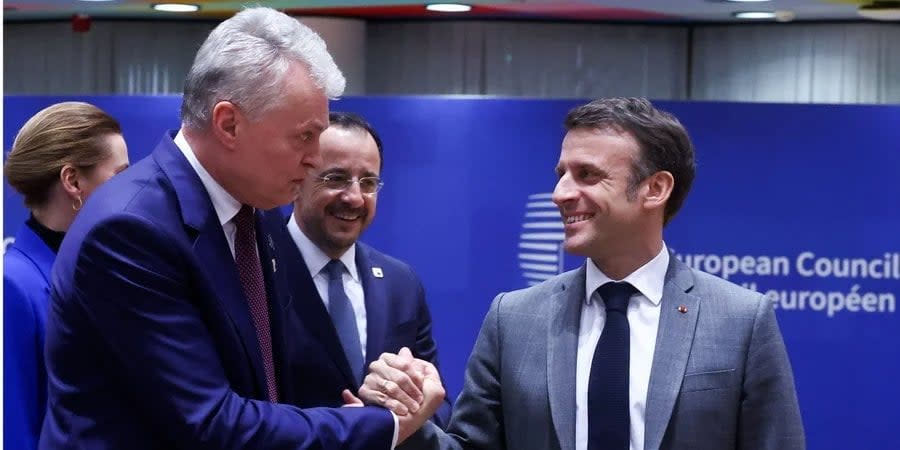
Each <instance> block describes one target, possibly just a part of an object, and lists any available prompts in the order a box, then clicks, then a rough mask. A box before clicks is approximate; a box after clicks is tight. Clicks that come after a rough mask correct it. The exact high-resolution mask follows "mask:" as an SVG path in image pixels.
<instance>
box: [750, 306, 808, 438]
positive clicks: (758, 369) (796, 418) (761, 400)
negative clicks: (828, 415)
mask: <svg viewBox="0 0 900 450" xmlns="http://www.w3.org/2000/svg"><path fill="white" fill-rule="evenodd" d="M738 439H739V442H738V446H739V448H742V449H772V450H775V449H804V448H806V443H805V437H804V434H803V422H802V420H801V418H800V406H799V403H798V401H797V391H796V390H795V388H794V376H793V372H792V370H791V363H790V361H789V360H788V355H787V351H786V349H785V346H784V341H783V339H782V337H781V331H780V330H779V328H778V322H777V320H776V318H775V311H774V309H773V306H772V302H770V301H768V300H767V299H765V298H762V299H760V301H759V306H758V308H757V313H756V319H755V321H754V325H753V334H752V336H751V338H750V348H749V350H748V354H747V366H746V373H745V377H744V385H743V400H742V402H741V411H740V419H739V424H738Z"/></svg>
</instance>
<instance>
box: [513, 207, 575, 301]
mask: <svg viewBox="0 0 900 450" xmlns="http://www.w3.org/2000/svg"><path fill="white" fill-rule="evenodd" d="M552 196H553V194H551V193H549V192H546V193H541V194H532V195H529V196H528V202H527V203H526V204H525V219H524V220H523V221H522V234H521V235H520V236H519V268H520V269H522V276H523V277H525V281H526V282H527V283H528V285H529V286H534V285H536V284H538V283H540V282H542V281H544V280H547V279H550V278H553V277H554V276H555V275H557V274H560V273H562V271H563V247H562V242H563V240H564V239H565V233H564V232H563V223H562V219H561V218H560V215H559V209H557V207H556V204H554V203H553V202H552V201H551V197H552Z"/></svg>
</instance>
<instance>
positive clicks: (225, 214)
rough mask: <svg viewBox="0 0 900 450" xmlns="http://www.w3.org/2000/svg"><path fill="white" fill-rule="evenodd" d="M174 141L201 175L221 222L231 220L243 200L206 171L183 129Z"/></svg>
mask: <svg viewBox="0 0 900 450" xmlns="http://www.w3.org/2000/svg"><path fill="white" fill-rule="evenodd" d="M173 141H174V142H175V145H176V146H178V149H179V150H181V153H183V154H184V157H185V158H187V160H188V163H190V165H191V167H193V168H194V171H195V172H197V175H198V176H199V177H200V182H201V183H203V187H204V188H206V192H207V193H208V194H209V199H210V200H211V201H212V204H213V208H214V209H215V210H216V216H217V217H218V218H219V224H220V225H225V224H226V223H228V222H229V221H231V219H233V218H234V216H235V215H236V214H237V213H238V211H240V210H241V202H239V201H237V199H236V198H234V197H232V196H231V194H229V193H228V191H226V190H225V188H223V187H222V185H221V184H219V183H218V182H216V180H215V179H214V178H213V177H212V175H210V174H209V172H207V171H206V169H205V168H204V167H203V164H200V160H198V159H197V155H195V154H194V150H193V149H192V148H191V145H190V144H188V141H187V139H185V138H184V134H183V133H182V132H181V130H178V134H176V135H175V139H173Z"/></svg>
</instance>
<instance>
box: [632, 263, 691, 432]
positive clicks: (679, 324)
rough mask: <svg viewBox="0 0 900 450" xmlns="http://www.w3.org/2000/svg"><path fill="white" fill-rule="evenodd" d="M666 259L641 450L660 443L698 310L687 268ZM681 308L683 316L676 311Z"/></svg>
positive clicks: (686, 357)
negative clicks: (683, 307) (666, 264)
mask: <svg viewBox="0 0 900 450" xmlns="http://www.w3.org/2000/svg"><path fill="white" fill-rule="evenodd" d="M669 258H670V259H669V268H668V270H667V272H666V281H665V286H664V288H663V297H662V302H661V303H660V308H662V309H661V310H660V314H659V332H658V333H657V336H656V350H655V352H654V355H653V366H652V369H651V371H650V386H649V388H648V391H647V407H646V411H647V412H646V417H645V418H644V421H645V433H644V447H646V448H648V449H652V448H658V447H659V446H660V444H661V443H662V439H663V436H664V434H665V431H666V427H667V426H668V423H669V419H670V418H671V416H672V410H673V408H674V407H675V400H676V398H677V397H678V393H679V391H680V390H681V382H682V380H683V379H684V372H685V369H686V368H687V362H688V356H689V355H690V352H691V345H692V344H693V341H694V330H695V329H696V326H697V318H698V317H699V314H700V307H701V305H700V299H699V298H697V297H695V296H694V295H692V294H690V293H689V291H690V290H691V289H692V288H693V286H694V277H693V275H692V274H691V271H690V269H689V268H688V267H687V266H685V265H684V263H682V262H681V261H679V260H678V259H677V258H676V257H675V255H672V254H670V256H669ZM682 305H683V306H685V307H686V308H687V312H686V313H681V312H679V309H680V308H679V306H682Z"/></svg>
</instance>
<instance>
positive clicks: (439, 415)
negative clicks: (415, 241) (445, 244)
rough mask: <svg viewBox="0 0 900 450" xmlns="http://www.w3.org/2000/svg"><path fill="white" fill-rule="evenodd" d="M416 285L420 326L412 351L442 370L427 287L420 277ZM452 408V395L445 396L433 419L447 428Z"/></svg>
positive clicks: (441, 426) (442, 427)
mask: <svg viewBox="0 0 900 450" xmlns="http://www.w3.org/2000/svg"><path fill="white" fill-rule="evenodd" d="M416 286H417V294H416V302H417V304H418V312H417V321H418V327H417V329H416V345H415V348H413V349H412V352H413V354H414V355H415V356H416V358H419V359H422V360H425V361H428V362H430V363H431V364H433V365H434V367H436V368H437V369H438V372H440V365H439V364H438V354H437V344H436V343H435V342H434V337H433V336H432V333H431V312H430V311H429V309H428V303H426V302H425V289H424V288H423V287H422V283H421V282H420V281H419V280H418V278H416ZM452 409H453V404H452V403H451V400H450V397H449V396H447V397H445V398H444V403H443V404H442V405H441V406H440V407H439V408H438V410H437V411H436V412H435V413H434V416H433V417H432V418H431V421H432V422H434V424H435V425H437V426H438V427H440V428H441V429H446V428H447V424H448V423H449V422H450V413H451V412H452Z"/></svg>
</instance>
